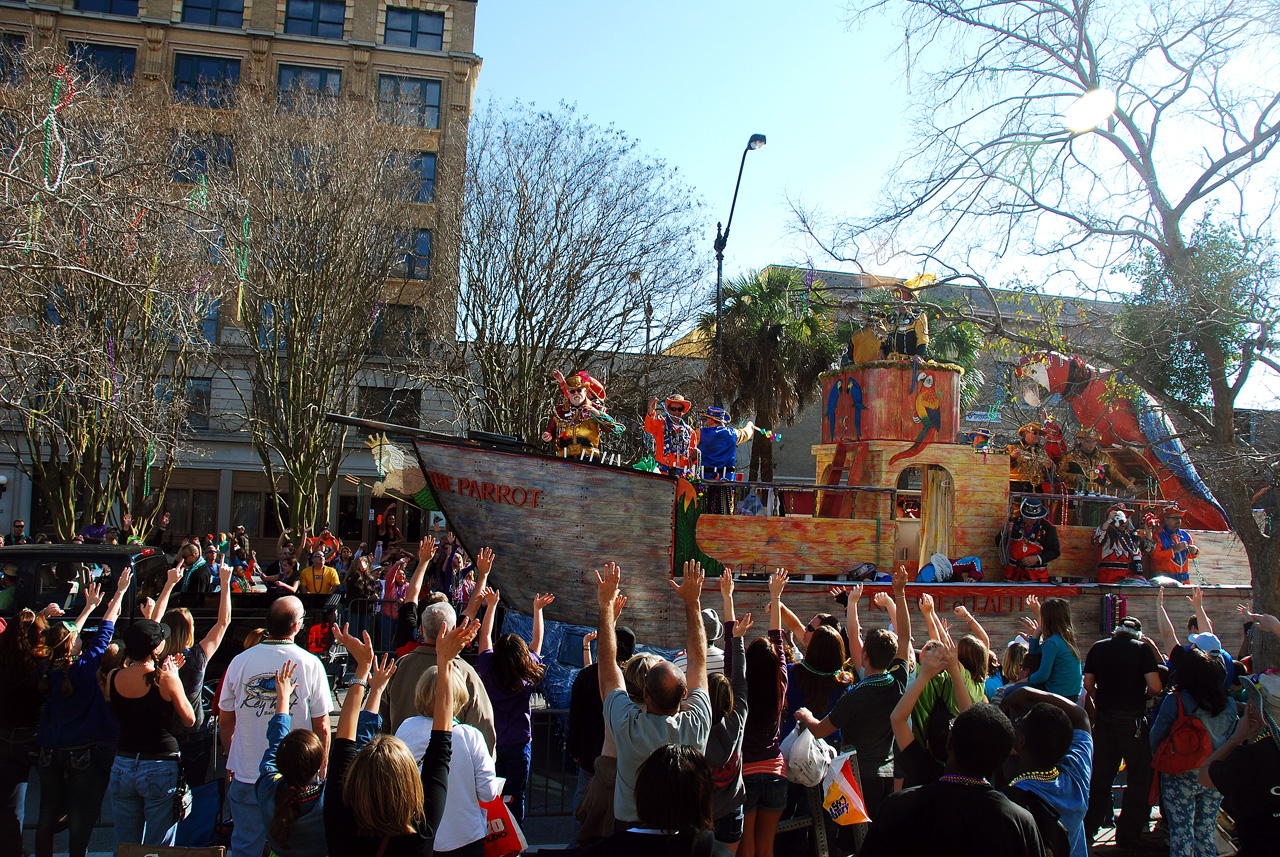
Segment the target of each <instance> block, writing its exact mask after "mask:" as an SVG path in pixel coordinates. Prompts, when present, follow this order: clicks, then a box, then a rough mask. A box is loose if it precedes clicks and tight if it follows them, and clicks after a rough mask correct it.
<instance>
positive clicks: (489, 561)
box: [462, 548, 493, 620]
mask: <svg viewBox="0 0 1280 857" xmlns="http://www.w3.org/2000/svg"><path fill="white" fill-rule="evenodd" d="M492 570H493V548H480V550H479V552H477V553H476V585H475V586H473V587H471V596H470V597H469V598H467V606H466V608H465V609H464V610H463V611H462V615H463V616H465V617H466V618H467V619H468V620H470V619H474V618H476V614H478V613H479V612H480V605H481V604H483V603H484V592H485V589H486V588H487V587H488V584H489V572H490V571H492Z"/></svg>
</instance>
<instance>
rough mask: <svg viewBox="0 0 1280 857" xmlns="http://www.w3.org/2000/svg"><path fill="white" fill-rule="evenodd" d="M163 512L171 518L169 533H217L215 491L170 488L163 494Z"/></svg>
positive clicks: (216, 495) (216, 496)
mask: <svg viewBox="0 0 1280 857" xmlns="http://www.w3.org/2000/svg"><path fill="white" fill-rule="evenodd" d="M164 510H165V511H166V512H168V513H169V514H170V515H171V516H172V518H171V519H170V521H169V532H171V533H211V532H214V533H216V532H217V531H218V492H217V491H202V490H200V489H186V488H179V489H174V488H170V489H169V490H168V491H166V492H165V494H164Z"/></svg>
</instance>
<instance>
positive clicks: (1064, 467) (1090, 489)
mask: <svg viewBox="0 0 1280 857" xmlns="http://www.w3.org/2000/svg"><path fill="white" fill-rule="evenodd" d="M1058 478H1059V479H1061V480H1062V481H1063V482H1065V483H1067V485H1068V486H1069V487H1070V488H1071V490H1072V492H1073V493H1075V494H1106V493H1107V490H1108V489H1109V488H1110V487H1111V486H1112V485H1114V486H1116V487H1118V488H1122V489H1124V490H1125V491H1127V492H1128V493H1130V494H1132V493H1134V492H1135V491H1136V490H1137V489H1136V488H1135V487H1134V485H1133V483H1132V482H1130V481H1129V480H1128V479H1127V478H1126V477H1125V475H1124V474H1123V473H1122V472H1120V468H1119V467H1117V466H1116V463H1115V460H1114V459H1112V457H1111V456H1110V455H1108V454H1107V453H1106V452H1103V451H1102V450H1101V449H1099V448H1098V432H1097V430H1096V429H1092V428H1082V429H1080V431H1078V432H1076V448H1075V449H1073V450H1072V451H1071V452H1070V453H1069V454H1067V455H1066V456H1064V457H1063V459H1062V461H1061V462H1059V463H1058Z"/></svg>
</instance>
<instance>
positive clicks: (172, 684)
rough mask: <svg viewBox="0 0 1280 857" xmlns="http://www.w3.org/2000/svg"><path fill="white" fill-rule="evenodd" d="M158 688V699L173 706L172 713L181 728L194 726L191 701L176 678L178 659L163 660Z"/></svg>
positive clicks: (194, 716)
mask: <svg viewBox="0 0 1280 857" xmlns="http://www.w3.org/2000/svg"><path fill="white" fill-rule="evenodd" d="M158 672H159V676H158V679H159V681H158V686H159V688H160V698H161V699H164V700H165V701H166V702H168V703H169V704H170V705H172V706H173V713H174V715H175V716H176V717H177V718H178V722H179V723H181V724H182V725H183V726H195V725H196V713H195V711H193V710H192V709H191V701H190V700H189V699H187V693H186V691H185V690H184V689H183V687H182V679H180V678H178V659H177V658H175V657H173V656H172V655H171V656H169V657H167V658H165V659H164V663H162V664H161V665H160V669H159V670H158Z"/></svg>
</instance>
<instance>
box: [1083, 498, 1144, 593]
mask: <svg viewBox="0 0 1280 857" xmlns="http://www.w3.org/2000/svg"><path fill="white" fill-rule="evenodd" d="M1127 512H1128V510H1127V509H1126V508H1125V506H1124V504H1123V503H1121V504H1117V505H1115V506H1112V507H1111V508H1110V509H1108V510H1107V516H1106V520H1104V521H1103V522H1102V523H1101V524H1100V525H1099V526H1098V528H1097V529H1096V530H1094V531H1093V543H1094V544H1095V545H1097V546H1098V582H1099V583H1120V582H1122V581H1124V580H1127V579H1129V578H1131V577H1141V576H1142V543H1141V542H1140V541H1139V540H1138V534H1137V532H1135V531H1134V528H1133V524H1132V523H1130V522H1129V516H1128V514H1127Z"/></svg>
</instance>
